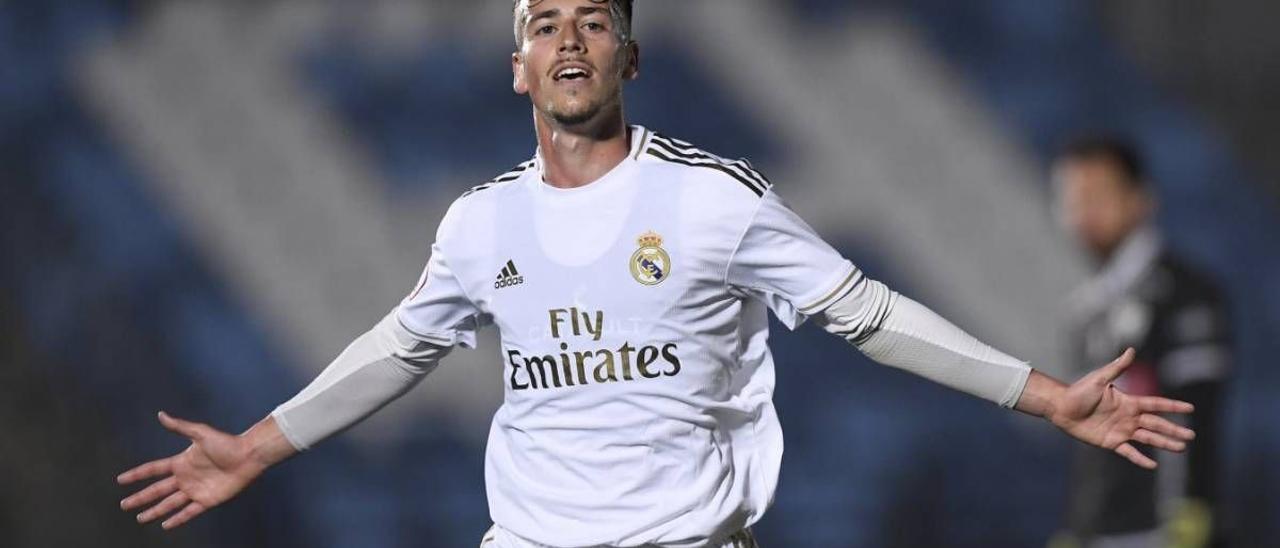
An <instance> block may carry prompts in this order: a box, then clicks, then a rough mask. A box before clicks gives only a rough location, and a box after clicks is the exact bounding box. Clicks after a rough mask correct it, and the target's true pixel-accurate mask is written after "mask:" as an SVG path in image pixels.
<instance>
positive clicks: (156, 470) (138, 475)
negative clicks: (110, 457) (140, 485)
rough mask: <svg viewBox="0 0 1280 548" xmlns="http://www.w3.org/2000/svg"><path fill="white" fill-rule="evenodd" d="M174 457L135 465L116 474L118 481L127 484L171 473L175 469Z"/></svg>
mask: <svg viewBox="0 0 1280 548" xmlns="http://www.w3.org/2000/svg"><path fill="white" fill-rule="evenodd" d="M172 458H173V457H166V458H163V459H156V460H153V461H151V462H148V463H146V464H140V465H138V466H135V467H133V468H131V469H129V470H127V471H125V472H124V473H123V474H120V475H119V476H116V483H119V484H120V485H125V484H129V483H133V482H135V481H138V480H141V479H147V478H154V477H156V476H163V475H167V474H169V472H170V471H172V469H173V461H172Z"/></svg>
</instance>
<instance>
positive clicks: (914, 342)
mask: <svg viewBox="0 0 1280 548" xmlns="http://www.w3.org/2000/svg"><path fill="white" fill-rule="evenodd" d="M819 323H820V324H821V325H822V326H823V328H824V329H826V330H827V331H829V332H832V333H834V334H837V335H840V336H842V337H844V338H845V339H847V340H848V341H849V342H851V343H853V344H854V345H855V346H857V348H858V349H859V350H860V351H862V353H864V354H866V355H867V356H868V357H870V358H871V359H873V360H875V361H876V362H878V363H881V364H884V365H888V366H891V367H896V368H899V369H903V370H905V371H909V372H911V373H914V374H916V375H919V376H921V377H924V378H926V379H929V380H931V381H934V382H936V383H939V384H942V385H944V386H948V387H951V388H954V389H956V390H960V391H962V392H965V393H968V394H971V395H974V396H977V397H980V398H982V399H985V400H988V401H992V402H995V403H997V404H999V405H1001V406H1003V407H1013V406H1014V404H1015V403H1016V402H1018V401H1019V397H1020V395H1021V394H1022V392H1023V387H1024V385H1026V383H1027V380H1028V376H1029V375H1030V374H1031V368H1030V367H1029V366H1028V365H1027V364H1026V363H1024V362H1022V361H1020V360H1017V359H1015V358H1013V357H1011V356H1009V355H1007V354H1004V353H1002V352H1000V351H998V350H996V349H994V348H991V347H990V346H988V345H986V344H983V343H982V342H980V341H978V340H977V339H975V338H974V337H972V336H970V335H969V334H967V333H965V332H964V331H963V330H961V329H960V328H958V327H956V326H955V325H953V324H951V323H950V322H948V321H946V320H945V319H943V318H942V317H940V316H938V315H937V314H935V313H934V312H933V311H931V310H929V309H928V308H926V307H924V306H923V305H921V304H919V303H917V302H915V301H912V300H911V299H908V298H906V297H904V296H902V295H898V294H896V293H893V292H892V291H889V289H888V288H886V287H884V285H883V284H880V283H879V282H875V281H873V280H863V281H862V282H861V283H860V284H859V287H856V288H855V289H854V290H853V291H851V292H850V293H849V294H848V295H845V296H844V297H842V298H840V299H838V300H837V301H836V302H835V303H833V304H832V305H831V306H830V307H828V308H827V309H826V310H825V311H824V313H823V316H822V317H821V318H820V319H819Z"/></svg>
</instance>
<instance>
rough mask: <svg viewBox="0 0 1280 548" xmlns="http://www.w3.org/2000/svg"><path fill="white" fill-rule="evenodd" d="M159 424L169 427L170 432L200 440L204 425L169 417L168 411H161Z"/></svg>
mask: <svg viewBox="0 0 1280 548" xmlns="http://www.w3.org/2000/svg"><path fill="white" fill-rule="evenodd" d="M159 415H160V424H162V425H164V427H165V428H167V429H169V431H170V432H173V433H175V434H178V435H180V436H183V437H185V438H187V439H190V440H191V441H200V439H201V438H203V437H204V425H202V424H198V423H194V422H190V421H184V420H182V419H179V418H176V417H171V416H169V414H168V413H165V412H164V411H161V412H160V413H159Z"/></svg>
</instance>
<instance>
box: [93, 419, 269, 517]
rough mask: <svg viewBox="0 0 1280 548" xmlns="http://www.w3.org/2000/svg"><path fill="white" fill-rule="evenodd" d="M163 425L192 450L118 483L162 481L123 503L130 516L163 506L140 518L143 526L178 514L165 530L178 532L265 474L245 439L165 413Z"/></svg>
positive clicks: (129, 474)
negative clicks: (147, 480) (182, 526)
mask: <svg viewBox="0 0 1280 548" xmlns="http://www.w3.org/2000/svg"><path fill="white" fill-rule="evenodd" d="M160 423H161V424H163V425H164V427H165V428H167V429H169V430H171V431H173V432H175V433H177V434H179V435H182V436H184V437H186V438H187V439H189V440H191V446H190V447H187V449H186V450H184V451H183V452H181V453H178V454H176V455H173V456H171V457H167V458H163V459H159V460H154V461H151V462H148V463H146V464H143V465H140V466H137V467H135V468H133V469H131V470H129V471H127V472H125V473H123V474H120V476H118V477H117V478H116V481H118V482H119V483H120V484H122V485H124V484H129V483H133V482H136V481H139V480H143V479H148V478H155V477H159V478H160V480H158V481H156V482H154V483H152V484H151V485H149V486H147V487H146V488H145V489H142V490H140V491H138V492H137V493H134V494H133V495H131V496H129V497H128V498H126V499H124V500H122V501H120V508H122V509H124V510H126V511H132V510H135V509H138V508H141V507H143V506H147V505H151V504H153V503H155V502H156V501H157V500H159V501H160V502H159V503H156V504H154V506H151V507H150V508H148V509H146V510H145V511H143V512H142V513H140V514H138V522H139V523H148V522H150V521H153V520H155V519H156V518H159V517H161V516H166V515H169V514H172V513H173V512H177V513H176V514H174V515H173V516H172V517H170V518H169V519H167V520H165V521H164V522H163V523H162V524H161V526H162V527H164V528H165V529H172V528H174V527H177V526H179V525H182V524H183V523H186V522H187V521H190V520H191V519H192V518H194V517H196V516H198V515H200V514H201V513H202V512H204V511H205V510H208V509H209V508H213V507H214V506H217V505H219V504H222V503H223V502H226V501H227V500H228V499H230V498H232V497H234V496H235V495H236V494H238V493H239V492H240V491H242V490H244V488H245V487H247V486H248V485H249V484H250V483H251V482H253V480H254V479H255V478H257V477H258V476H259V475H261V474H262V471H263V466H262V465H261V464H259V463H257V462H256V461H255V460H254V459H253V458H252V456H251V453H250V450H249V447H248V445H247V444H246V443H244V441H243V440H242V438H240V437H239V436H233V435H231V434H227V433H226V432H221V431H219V430H216V429H214V428H212V427H210V426H207V425H204V424H199V423H193V422H188V421H184V420H181V419H176V418H173V417H170V416H169V415H167V414H165V413H164V412H161V413H160Z"/></svg>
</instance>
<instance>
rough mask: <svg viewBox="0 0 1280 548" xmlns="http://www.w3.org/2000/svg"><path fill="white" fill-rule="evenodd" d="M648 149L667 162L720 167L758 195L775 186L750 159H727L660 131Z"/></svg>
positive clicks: (712, 167) (711, 167) (710, 167)
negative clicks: (757, 169)
mask: <svg viewBox="0 0 1280 548" xmlns="http://www.w3.org/2000/svg"><path fill="white" fill-rule="evenodd" d="M647 152H648V154H649V155H650V156H653V157H655V158H658V159H660V160H664V161H667V162H671V163H675V164H683V165H686V166H692V167H701V168H707V169H714V170H716V171H720V172H722V173H724V174H726V175H728V176H730V177H733V179H734V180H736V181H738V182H739V183H742V185H743V186H745V187H747V189H749V190H751V192H754V193H755V195H756V196H764V193H765V191H766V190H769V188H770V187H772V186H773V183H771V182H769V179H767V178H766V177H765V176H764V175H762V174H761V173H760V172H759V171H756V170H755V168H753V167H751V163H750V162H748V161H746V160H727V159H725V158H721V157H719V156H716V155H714V154H710V153H708V152H704V151H702V150H699V149H698V148H697V147H695V146H693V145H691V144H689V143H686V142H684V141H681V140H679V139H672V138H670V137H667V136H665V135H662V134H660V133H654V134H653V137H652V138H650V139H649V150H648V151H647Z"/></svg>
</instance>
